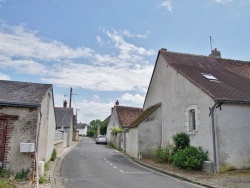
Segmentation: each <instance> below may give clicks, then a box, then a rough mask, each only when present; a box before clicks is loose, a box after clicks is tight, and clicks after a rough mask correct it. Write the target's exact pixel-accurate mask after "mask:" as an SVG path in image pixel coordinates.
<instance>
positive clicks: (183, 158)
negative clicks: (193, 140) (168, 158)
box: [173, 146, 207, 170]
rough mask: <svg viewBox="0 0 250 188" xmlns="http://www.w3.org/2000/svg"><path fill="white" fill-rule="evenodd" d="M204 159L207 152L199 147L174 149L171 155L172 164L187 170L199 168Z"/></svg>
mask: <svg viewBox="0 0 250 188" xmlns="http://www.w3.org/2000/svg"><path fill="white" fill-rule="evenodd" d="M205 160H207V152H206V153H204V152H203V151H202V149H201V147H194V146H190V147H187V148H185V149H183V150H178V151H176V153H175V154H174V155H173V164H174V165H175V166H177V167H179V168H183V169H188V170H201V169H202V163H203V161H205Z"/></svg>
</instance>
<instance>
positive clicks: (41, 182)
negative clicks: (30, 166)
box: [39, 176, 49, 184]
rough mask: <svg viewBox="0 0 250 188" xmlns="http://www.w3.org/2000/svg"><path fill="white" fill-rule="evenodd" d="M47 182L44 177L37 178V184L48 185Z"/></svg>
mask: <svg viewBox="0 0 250 188" xmlns="http://www.w3.org/2000/svg"><path fill="white" fill-rule="evenodd" d="M48 182H49V181H48V180H47V179H46V178H45V177H43V176H40V177H39V183H40V184H46V183H48Z"/></svg>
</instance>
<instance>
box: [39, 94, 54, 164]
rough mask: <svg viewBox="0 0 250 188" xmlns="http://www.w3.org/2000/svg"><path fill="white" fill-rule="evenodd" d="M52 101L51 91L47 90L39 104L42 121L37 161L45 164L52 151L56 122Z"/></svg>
mask: <svg viewBox="0 0 250 188" xmlns="http://www.w3.org/2000/svg"><path fill="white" fill-rule="evenodd" d="M53 100H54V99H53V94H52V91H51V90H49V91H48V93H47V94H46V95H45V97H44V99H43V101H42V104H41V114H42V120H41V125H40V139H39V152H38V159H39V161H45V163H46V162H47V161H49V160H50V158H51V154H52V152H53V149H54V138H55V128H56V122H55V112H54V102H53Z"/></svg>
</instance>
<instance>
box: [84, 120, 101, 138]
mask: <svg viewBox="0 0 250 188" xmlns="http://www.w3.org/2000/svg"><path fill="white" fill-rule="evenodd" d="M100 124H101V120H99V119H95V120H92V121H91V122H90V123H89V125H88V132H87V135H88V136H90V137H91V136H94V135H97V130H98V126H99V125H100Z"/></svg>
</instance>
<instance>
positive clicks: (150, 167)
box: [131, 159, 218, 188]
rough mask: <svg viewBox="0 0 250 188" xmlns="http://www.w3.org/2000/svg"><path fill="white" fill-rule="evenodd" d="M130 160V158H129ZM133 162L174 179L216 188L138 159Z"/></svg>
mask: <svg viewBox="0 0 250 188" xmlns="http://www.w3.org/2000/svg"><path fill="white" fill-rule="evenodd" d="M131 160H132V159H131ZM133 161H134V162H135V163H137V164H139V165H142V166H144V167H147V168H149V169H151V170H154V171H156V172H159V173H162V174H165V175H168V176H171V177H174V178H176V179H180V180H183V181H186V182H190V183H193V184H196V185H201V186H203V187H207V188H218V187H215V186H212V185H208V184H205V183H201V182H197V181H194V180H191V179H188V178H185V177H183V176H180V175H177V174H174V173H172V172H169V171H165V170H162V169H159V168H156V167H154V166H151V165H148V164H146V163H142V162H140V161H138V160H133Z"/></svg>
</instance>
